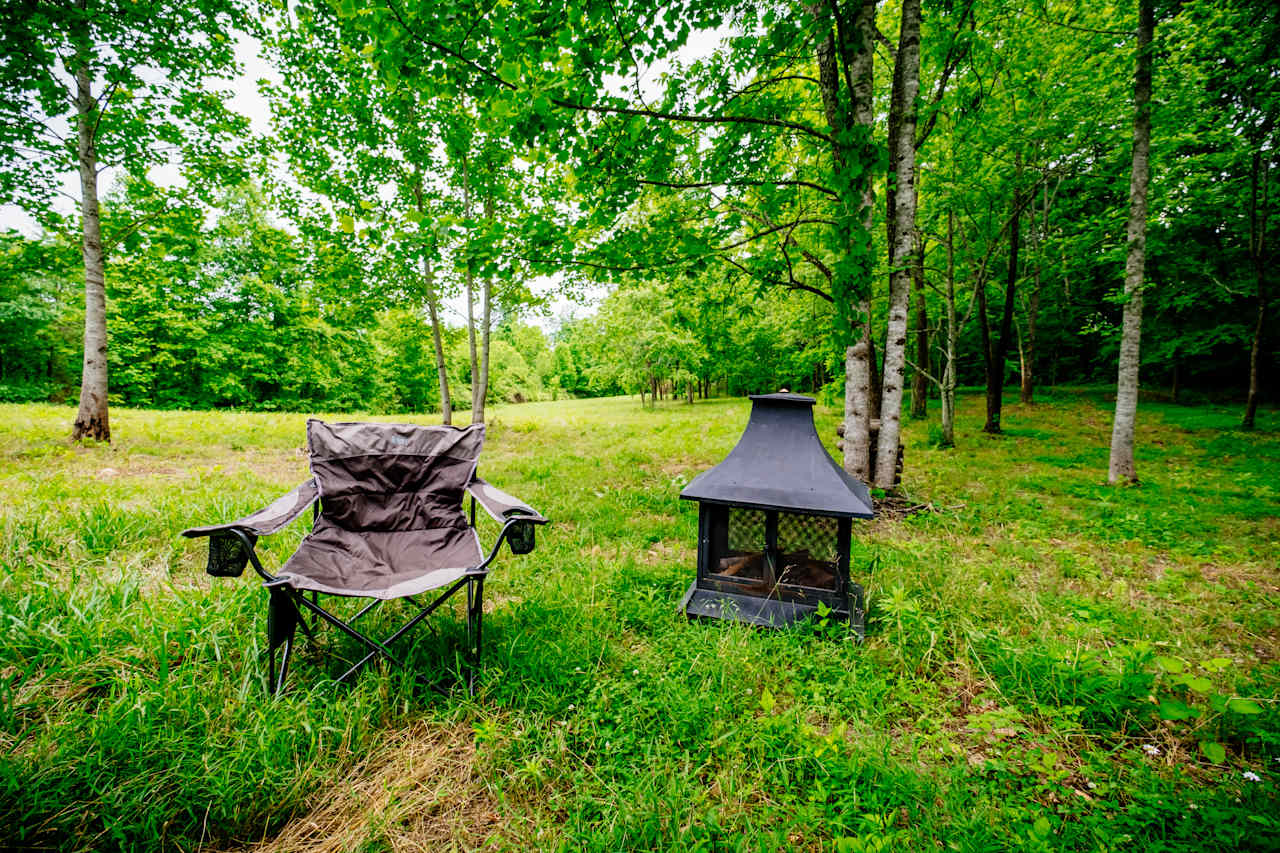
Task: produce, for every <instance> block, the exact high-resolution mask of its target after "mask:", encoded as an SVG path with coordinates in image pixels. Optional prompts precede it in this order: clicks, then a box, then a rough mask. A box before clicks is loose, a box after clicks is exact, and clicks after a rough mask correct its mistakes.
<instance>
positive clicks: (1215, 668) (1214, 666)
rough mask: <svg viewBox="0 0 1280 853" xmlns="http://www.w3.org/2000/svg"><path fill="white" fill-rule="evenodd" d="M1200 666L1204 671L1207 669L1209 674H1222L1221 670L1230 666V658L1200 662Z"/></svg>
mask: <svg viewBox="0 0 1280 853" xmlns="http://www.w3.org/2000/svg"><path fill="white" fill-rule="evenodd" d="M1200 665H1201V666H1202V667H1204V668H1205V669H1207V670H1208V671H1209V672H1222V670H1224V669H1226V668H1227V667H1229V666H1231V659H1230V658H1210V659H1209V660H1207V661H1204V662H1202V663H1201V664H1200Z"/></svg>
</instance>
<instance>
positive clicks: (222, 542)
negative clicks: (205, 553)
mask: <svg viewBox="0 0 1280 853" xmlns="http://www.w3.org/2000/svg"><path fill="white" fill-rule="evenodd" d="M246 535H247V536H248V537H249V541H250V542H257V541H258V537H257V534H254V533H246ZM248 564H249V552H248V551H247V550H246V549H245V547H244V543H243V542H241V541H240V537H239V536H236V535H235V534H234V533H215V534H213V535H212V536H210V537H209V564H208V565H207V566H205V571H206V572H208V573H209V574H211V575H213V576H214V577H215V578H238V577H240V575H242V574H244V567H245V566H247V565H248Z"/></svg>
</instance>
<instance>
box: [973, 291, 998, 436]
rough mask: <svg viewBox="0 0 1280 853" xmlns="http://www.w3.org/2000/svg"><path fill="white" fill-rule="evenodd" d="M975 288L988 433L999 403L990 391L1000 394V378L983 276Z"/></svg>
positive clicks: (986, 430) (985, 428)
mask: <svg viewBox="0 0 1280 853" xmlns="http://www.w3.org/2000/svg"><path fill="white" fill-rule="evenodd" d="M974 287H975V288H977V289H976V290H975V291H974V295H975V297H976V298H977V300H978V337H979V341H980V342H981V344H982V370H983V376H984V378H985V381H986V387H987V423H986V426H984V427H983V430H984V431H985V432H990V430H989V429H988V427H990V426H991V411H992V408H993V406H996V407H998V406H999V405H1000V404H999V402H996V403H992V400H991V389H992V388H994V389H995V393H996V394H997V395H998V394H999V393H1000V378H999V376H998V374H997V372H996V369H995V356H994V353H993V352H992V347H991V318H990V317H988V316H987V282H986V278H985V276H984V277H982V278H979V279H978V281H977V282H976V283H975V284H974ZM1003 372H1004V368H1003V365H1002V366H1001V370H1000V373H1001V374H1003Z"/></svg>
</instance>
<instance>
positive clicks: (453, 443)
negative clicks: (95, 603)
mask: <svg viewBox="0 0 1280 853" xmlns="http://www.w3.org/2000/svg"><path fill="white" fill-rule="evenodd" d="M483 442H484V424H473V425H472V426H469V427H466V428H464V429H457V428H454V427H423V426H413V425H407V424H374V423H336V424H329V423H324V422H322V421H318V420H314V419H313V420H309V421H307V447H308V450H309V452H310V457H311V474H312V477H311V479H310V480H307V481H306V482H305V483H303V484H302V485H300V486H298V487H297V488H296V489H294V490H293V491H291V492H289V493H288V494H286V495H284V496H282V497H280V498H278V499H277V500H276V501H275V502H273V503H272V504H271V505H270V506H268V507H266V508H264V509H261V510H258V511H257V512H255V513H253V514H252V515H247V516H245V517H244V518H240V519H237V520H235V521H232V522H229V523H227V524H216V525H211V526H209V527H193V528H191V529H190V530H184V531H183V532H182V535H183V536H187V537H192V538H195V537H200V536H207V537H209V563H208V567H207V571H208V573H209V574H211V575H214V576H216V577H238V576H239V575H241V574H242V573H243V572H244V567H245V565H246V564H249V563H251V564H252V565H253V568H254V570H255V571H256V572H257V573H258V574H259V575H260V576H261V577H262V579H263V581H264V583H263V586H264V587H266V589H267V591H268V593H269V600H268V606H267V660H268V679H269V681H270V684H271V689H272V690H273V691H274V692H276V693H279V692H280V691H281V690H283V688H284V683H285V678H286V677H287V675H288V673H289V657H290V654H291V653H292V651H293V645H294V634H295V632H296V630H297V628H298V627H301V628H302V629H303V631H304V632H305V633H306V634H307V636H308V637H311V638H312V639H314V636H313V634H312V629H313V627H319V624H320V622H321V621H323V622H327V623H328V624H330V625H332V626H333V627H334V628H337V629H338V630H340V631H342V632H343V633H345V634H347V635H349V636H351V637H352V638H354V639H355V640H357V641H358V642H360V643H361V644H362V645H363V646H364V647H365V648H366V649H367V650H368V653H367V654H365V655H364V657H363V658H361V659H360V660H359V661H357V662H356V663H355V664H354V665H352V666H351V668H350V669H348V670H347V671H346V672H344V673H343V674H342V675H340V676H338V679H337V680H338V681H339V682H342V681H346V680H347V679H348V678H350V677H351V676H353V675H355V674H356V673H357V672H358V671H360V669H361V668H363V667H364V666H366V665H367V664H368V663H370V662H371V661H373V660H374V659H376V658H378V657H379V656H381V657H383V658H385V659H386V660H389V661H391V662H392V663H395V664H397V665H400V666H403V661H402V660H401V659H400V658H399V657H397V656H396V655H395V654H394V653H393V652H392V651H391V649H390V648H389V647H390V645H391V644H392V643H394V642H395V641H396V640H398V639H400V637H402V636H404V635H405V634H406V633H407V632H408V631H409V630H410V629H411V628H413V627H414V626H415V625H417V624H418V623H419V622H421V621H422V620H423V619H426V618H427V617H428V616H430V615H431V613H432V612H433V611H435V610H436V608H438V607H439V606H440V605H441V604H443V603H444V602H446V601H448V600H449V598H451V597H452V596H453V594H454V593H456V592H458V591H459V590H461V589H463V588H465V589H466V591H467V638H468V655H467V658H468V660H469V664H468V667H467V669H468V672H467V688H468V690H469V691H471V692H473V693H474V691H475V677H476V670H477V669H478V668H479V664H480V643H481V633H480V632H481V627H482V617H483V607H482V597H483V594H484V580H485V577H486V575H487V574H488V571H489V565H490V563H492V562H493V559H494V557H496V556H497V555H498V551H499V550H500V549H501V547H502V543H503V542H504V541H505V542H507V544H508V545H509V546H510V547H511V551H512V553H515V554H527V553H529V552H530V551H532V550H533V547H534V530H535V527H536V526H537V525H541V524H545V523H546V522H547V519H545V518H543V517H542V516H541V515H540V514H539V513H538V512H536V511H535V510H533V509H532V508H531V507H529V506H528V505H527V504H525V503H523V502H521V501H519V500H517V499H516V498H513V497H512V496H511V495H508V494H507V493H505V492H503V491H501V490H499V489H496V488H494V487H493V486H491V485H489V484H488V483H486V482H485V481H484V480H481V479H479V478H477V477H476V465H477V462H478V460H479V457H480V447H481V445H482V443H483ZM464 492H466V493H469V494H470V496H471V511H470V518H469V519H468V518H467V516H465V515H464V514H463V511H462V499H463V495H464ZM477 503H478V504H479V505H480V506H481V507H482V508H484V510H485V511H486V512H488V513H489V515H490V516H492V517H493V518H494V519H495V520H496V521H497V522H498V523H499V524H501V525H502V530H501V532H500V533H499V534H498V539H497V542H495V543H494V546H493V548H492V549H491V550H490V551H489V553H488V555H487V556H485V555H484V554H483V552H482V550H481V545H480V537H479V535H478V534H477V532H476V528H475V520H476V504H477ZM308 507H311V508H312V529H311V532H310V533H308V534H307V535H306V537H304V538H303V540H302V542H301V543H299V545H298V550H297V551H295V552H294V553H293V555H292V556H291V557H289V559H288V560H286V561H285V563H284V565H283V566H282V567H281V568H280V570H279V573H278V574H274V575H273V574H271V573H270V572H268V571H267V570H266V569H264V568H263V566H262V563H261V562H260V561H259V559H258V554H257V552H256V550H255V547H254V546H255V545H256V543H257V540H258V537H259V536H266V535H268V534H271V533H275V532H277V531H279V530H281V529H282V528H284V527H285V526H286V525H288V524H289V523H290V522H291V521H293V520H294V519H296V518H298V517H299V516H300V515H302V514H303V513H304V512H305V511H306V510H307V508H308ZM440 588H444V592H442V593H440V594H439V595H438V596H437V597H436V598H435V600H434V601H432V602H430V603H429V604H421V603H419V602H418V601H417V600H416V599H415V596H418V595H420V594H422V593H424V592H427V591H429V590H435V589H440ZM308 593H309V594H310V597H309V598H308V597H307V594H308ZM321 594H324V595H336V596H344V597H356V598H368V599H371V600H370V601H369V603H368V604H366V605H365V606H364V607H363V608H361V609H360V610H359V611H358V612H357V613H356V614H355V616H353V617H351V619H349V620H347V621H343V620H342V619H340V618H338V617H337V616H335V615H334V614H333V613H332V612H330V611H329V610H327V609H325V608H324V607H322V606H321V605H320V595H321ZM397 598H401V599H405V600H407V601H408V602H410V603H411V604H412V605H413V606H414V607H416V608H417V613H416V614H415V615H414V616H413V617H412V618H411V619H409V620H408V621H407V622H406V623H405V624H404V625H402V626H401V627H400V628H399V629H398V630H396V631H395V632H394V633H393V634H391V635H390V636H388V637H387V638H386V639H384V640H381V641H379V640H375V639H373V638H372V637H370V636H368V635H367V634H365V633H363V632H361V631H359V630H357V629H356V628H355V626H354V623H355V622H356V620H358V619H360V618H361V617H362V616H364V615H365V614H367V613H368V612H369V611H371V610H373V609H374V608H376V607H377V606H378V605H380V604H382V603H383V602H385V601H388V600H391V599H397ZM307 611H309V612H310V613H311V614H313V616H312V624H311V625H308V624H307V621H306V619H304V618H303V613H304V612H307ZM278 649H283V651H282V652H281V654H280V664H279V667H278V672H277V666H276V652H277V650H278Z"/></svg>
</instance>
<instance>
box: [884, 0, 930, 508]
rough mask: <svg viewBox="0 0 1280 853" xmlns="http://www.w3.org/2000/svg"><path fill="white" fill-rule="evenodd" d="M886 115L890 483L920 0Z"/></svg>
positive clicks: (912, 3) (905, 10)
mask: <svg viewBox="0 0 1280 853" xmlns="http://www.w3.org/2000/svg"><path fill="white" fill-rule="evenodd" d="M893 78H894V79H893V97H892V106H891V109H890V117H889V147H890V150H889V156H890V161H891V164H892V167H893V170H892V171H893V181H892V186H891V187H890V188H889V190H888V193H889V194H891V196H890V197H891V198H892V199H893V201H892V203H891V204H890V205H889V210H890V226H889V229H888V231H889V236H890V246H889V269H890V273H889V320H888V334H887V335H886V337H885V348H884V383H883V385H882V391H881V398H880V432H879V437H878V439H877V442H876V469H875V484H876V486H878V487H880V488H882V489H891V488H893V481H894V477H895V474H896V472H897V466H898V441H899V437H900V435H901V420H902V388H903V383H904V381H905V378H906V357H907V308H908V302H909V300H910V295H911V277H912V272H913V269H912V263H911V259H912V256H913V252H914V250H915V242H916V239H915V238H916V233H915V231H916V192H915V180H916V99H917V97H918V96H919V94H920V0H904V2H903V4H902V26H901V33H900V35H899V37H898V51H897V59H896V62H895V63H894V71H893Z"/></svg>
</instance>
